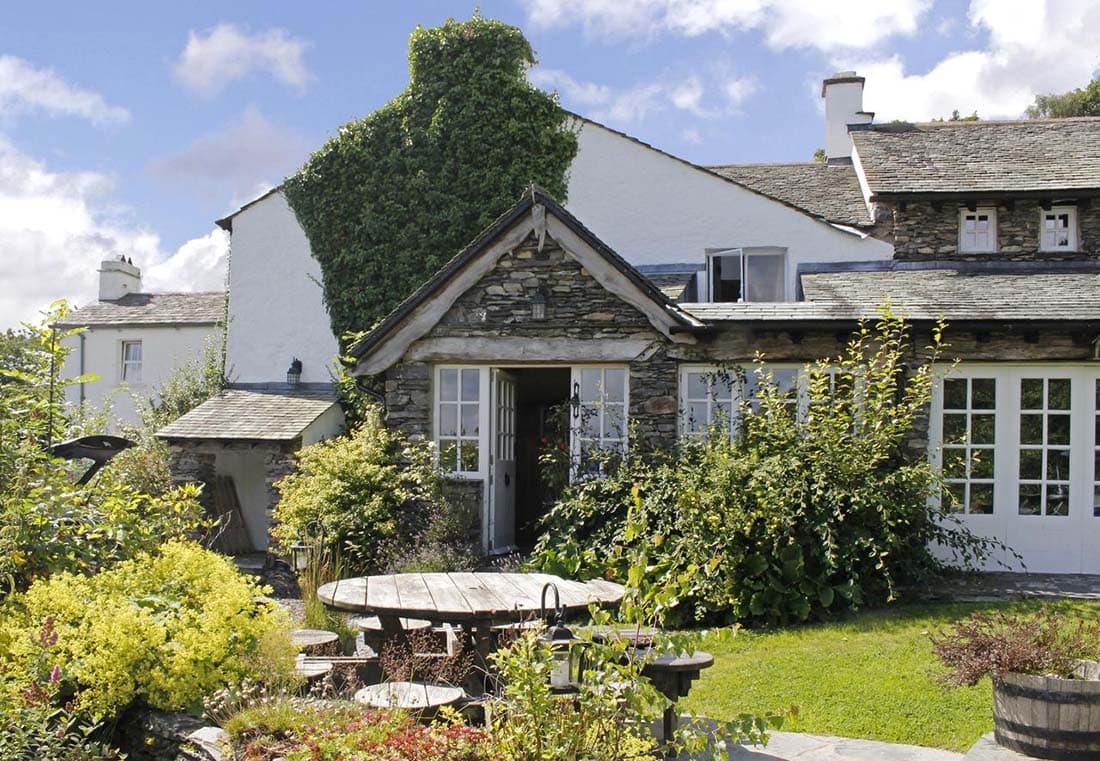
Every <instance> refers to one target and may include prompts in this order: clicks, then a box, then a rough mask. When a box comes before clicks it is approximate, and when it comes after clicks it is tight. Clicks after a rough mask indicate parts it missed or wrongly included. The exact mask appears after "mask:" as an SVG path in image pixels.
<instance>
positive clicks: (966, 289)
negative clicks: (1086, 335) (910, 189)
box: [680, 268, 1100, 323]
mask: <svg viewBox="0 0 1100 761" xmlns="http://www.w3.org/2000/svg"><path fill="white" fill-rule="evenodd" d="M801 284H802V291H803V293H804V295H805V301H796V302H788V303H778V304H765V303H748V304H683V303H682V304H680V307H681V308H682V309H684V310H685V311H688V312H690V313H691V314H694V315H695V316H696V317H698V318H699V319H700V320H702V321H704V322H707V323H723V322H747V321H777V322H780V321H801V320H804V321H808V322H817V321H830V320H834V321H855V320H861V319H867V318H874V317H876V316H878V313H879V308H880V306H881V305H882V304H883V303H884V302H889V303H890V305H891V307H892V309H893V311H894V312H895V313H896V314H898V315H899V316H901V317H905V318H907V319H910V320H938V319H940V318H943V319H945V320H947V321H949V322H951V321H955V322H1066V321H1074V322H1090V321H1100V270H1092V271H1066V272H1058V271H1047V272H1042V271H1034V270H1032V271H1013V270H1010V269H1006V270H990V269H967V268H942V269H912V270H908V269H898V270H895V269H885V270H880V271H853V270H842V271H828V272H804V273H802V275H801Z"/></svg>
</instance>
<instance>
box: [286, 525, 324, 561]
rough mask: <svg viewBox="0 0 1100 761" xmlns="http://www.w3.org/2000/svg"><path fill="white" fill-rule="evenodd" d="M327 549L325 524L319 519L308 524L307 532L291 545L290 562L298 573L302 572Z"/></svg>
mask: <svg viewBox="0 0 1100 761" xmlns="http://www.w3.org/2000/svg"><path fill="white" fill-rule="evenodd" d="M324 551H325V525H324V524H323V523H321V521H319V520H313V521H310V522H309V523H307V524H306V526H305V534H299V535H298V541H297V542H295V543H294V544H292V545H290V564H291V566H292V567H293V568H294V571H295V572H296V573H301V572H302V571H305V570H306V569H307V568H309V567H310V566H311V565H312V564H313V563H314V562H316V561H318V560H320V559H321V558H322V557H323V554H324Z"/></svg>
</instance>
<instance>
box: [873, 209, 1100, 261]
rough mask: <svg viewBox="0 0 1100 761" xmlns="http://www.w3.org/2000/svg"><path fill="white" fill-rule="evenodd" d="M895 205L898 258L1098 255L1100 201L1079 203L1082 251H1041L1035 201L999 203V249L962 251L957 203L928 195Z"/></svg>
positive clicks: (1016, 258)
mask: <svg viewBox="0 0 1100 761" xmlns="http://www.w3.org/2000/svg"><path fill="white" fill-rule="evenodd" d="M904 206H905V208H904V209H903V208H902V207H901V205H900V204H895V205H894V206H893V217H894V258H895V259H902V260H908V261H926V260H934V259H941V260H942V259H948V260H954V261H990V260H991V259H994V258H995V259H996V260H997V261H1005V260H1007V261H1034V260H1040V261H1060V260H1077V259H1096V258H1100V207H1098V206H1089V207H1088V208H1082V207H1078V208H1077V223H1078V246H1077V247H1078V251H1079V252H1089V253H1070V252H1064V253H1050V252H1040V251H1039V225H1040V212H1041V206H1040V205H1039V204H1038V203H1037V202H1017V203H1015V204H1013V205H1011V206H1009V205H1006V204H1005V203H1003V202H1002V203H1001V204H998V205H997V206H996V209H997V252H996V253H993V254H960V253H959V209H960V208H962V207H960V206H959V204H957V203H943V204H939V205H934V204H932V203H930V202H928V201H918V202H907V203H906V204H905V205H904Z"/></svg>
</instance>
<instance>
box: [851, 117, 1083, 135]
mask: <svg viewBox="0 0 1100 761" xmlns="http://www.w3.org/2000/svg"><path fill="white" fill-rule="evenodd" d="M1088 122H1100V116H1066V117H1061V118H1044V119H977V120H969V119H967V120H964V119H956V120H954V121H950V120H948V121H925V122H910V121H905V120H899V121H895V122H881V123H879V124H867V125H862V124H861V125H849V126H851V127H859V129H858V131H859V132H864V131H866V132H891V131H898V132H900V131H901V128H904V127H920V128H929V129H953V128H956V127H957V128H960V129H976V128H979V127H1009V126H1025V125H1031V124H1034V125H1038V126H1052V125H1058V124H1081V123H1088ZM852 131H857V130H855V129H853V130H852Z"/></svg>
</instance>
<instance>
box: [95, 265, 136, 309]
mask: <svg viewBox="0 0 1100 761" xmlns="http://www.w3.org/2000/svg"><path fill="white" fill-rule="evenodd" d="M127 293H141V270H140V269H138V268H137V267H135V266H134V263H133V261H130V260H127V259H126V257H125V256H120V257H118V258H117V259H104V260H103V261H102V262H100V264H99V300H100V301H117V300H118V299H121V298H122V297H123V296H125V295H126V294H127Z"/></svg>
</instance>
